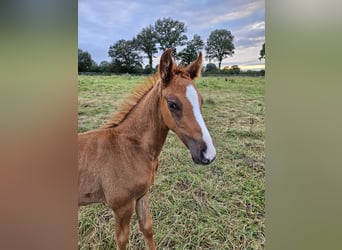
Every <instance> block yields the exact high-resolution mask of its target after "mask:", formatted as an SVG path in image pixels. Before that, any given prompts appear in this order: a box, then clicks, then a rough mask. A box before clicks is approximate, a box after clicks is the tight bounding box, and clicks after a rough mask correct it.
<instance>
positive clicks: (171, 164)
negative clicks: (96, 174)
mask: <svg viewBox="0 0 342 250" xmlns="http://www.w3.org/2000/svg"><path fill="white" fill-rule="evenodd" d="M144 79H145V77H143V76H131V75H122V76H115V75H114V76H84V75H80V76H79V78H78V95H79V97H78V131H79V132H84V131H87V130H90V129H94V128H97V127H99V126H101V125H102V124H104V123H105V122H106V121H107V120H108V119H109V118H110V117H111V116H112V113H113V112H114V111H115V110H116V109H117V108H118V106H119V105H120V101H121V100H122V99H123V98H125V96H126V95H128V94H129V91H130V90H131V89H132V88H134V86H136V85H137V84H139V83H142V82H143V81H144ZM195 83H196V86H197V88H198V90H199V92H200V93H201V94H202V96H203V98H204V103H203V117H204V120H205V121H206V124H207V127H208V130H209V132H210V134H211V136H212V139H213V141H214V144H215V146H216V150H217V158H216V160H215V161H214V162H213V163H212V164H211V165H208V166H199V165H195V164H194V163H193V162H192V159H191V155H190V153H189V152H188V150H187V148H186V147H185V146H184V145H183V144H182V143H181V142H180V140H179V139H178V138H177V137H176V136H175V134H174V133H173V132H171V131H170V132H169V135H168V138H167V140H166V143H165V146H164V148H163V151H162V153H161V155H160V167H159V169H158V173H157V175H156V178H155V182H154V184H153V186H152V188H151V194H150V205H151V213H152V217H153V231H154V239H155V243H156V246H157V248H158V249H264V247H265V123H264V115H265V106H264V93H265V79H264V78H248V77H201V78H199V79H197V80H196V81H195ZM78 227H79V233H78V235H79V241H78V247H79V249H82V250H86V249H115V243H114V218H113V212H112V210H111V209H110V208H108V207H106V206H105V205H102V204H95V205H90V206H86V207H81V208H80V209H79V213H78ZM144 246H145V245H144V239H143V236H142V234H141V233H140V231H139V229H138V226H137V222H136V216H135V215H134V216H133V219H132V223H131V234H130V240H129V243H128V249H144Z"/></svg>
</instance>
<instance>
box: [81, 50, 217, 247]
mask: <svg viewBox="0 0 342 250" xmlns="http://www.w3.org/2000/svg"><path fill="white" fill-rule="evenodd" d="M201 62H202V57H201V55H200V56H199V58H198V60H197V61H196V64H193V65H192V68H191V66H189V67H190V68H189V67H188V72H185V71H184V72H182V71H180V72H179V74H176V73H175V72H174V71H175V66H174V65H173V61H172V58H171V50H168V51H167V52H165V53H164V54H163V56H162V59H161V64H160V65H161V66H160V69H159V75H158V74H157V75H156V76H155V78H154V79H153V80H152V81H153V82H151V83H150V85H149V86H148V89H145V90H144V91H142V92H143V93H140V94H139V95H140V96H139V98H138V99H137V100H136V103H135V104H134V105H130V110H129V111H127V112H123V114H121V117H119V119H116V120H115V118H114V120H112V121H110V122H109V123H107V124H106V125H105V126H103V127H102V128H100V129H97V130H92V131H89V132H85V133H80V134H79V139H78V140H79V154H78V171H79V205H87V204H90V203H96V202H102V203H107V204H108V205H109V206H110V207H111V208H112V209H113V211H114V214H115V238H116V244H117V247H118V249H125V248H126V244H127V241H128V238H129V226H130V220H131V217H132V214H133V212H134V210H135V211H136V213H137V216H138V221H139V227H140V230H141V231H142V233H143V234H144V238H145V242H146V245H147V246H148V248H149V249H155V244H154V241H153V235H152V218H151V214H150V211H149V199H148V196H149V188H150V186H151V185H152V184H153V181H154V176H155V173H156V171H157V169H158V157H159V154H160V152H161V149H162V147H163V145H164V142H165V140H166V136H167V133H168V131H169V129H172V130H173V131H175V133H176V134H177V135H178V136H179V137H180V138H181V140H182V141H183V142H184V143H185V144H186V145H187V147H188V148H189V149H190V151H191V154H192V156H193V159H194V161H195V162H197V163H200V164H209V163H210V162H211V161H212V160H213V159H214V158H215V154H216V153H215V149H214V148H213V145H212V142H211V138H210V135H209V139H210V141H209V142H208V140H209V139H208V132H207V131H204V132H205V133H204V132H203V128H202V127H203V124H202V125H198V124H197V125H196V124H194V125H193V124H191V123H192V122H193V120H196V119H197V120H198V117H195V116H194V114H193V113H192V111H191V109H189V110H187V109H186V106H185V105H186V104H187V102H188V101H183V103H182V104H179V102H180V100H179V98H181V97H180V95H179V96H178V98H176V97H175V94H174V93H176V92H175V88H176V89H177V88H178V89H183V90H182V91H183V92H185V89H186V86H185V85H187V84H189V81H191V80H192V78H194V77H195V76H197V75H198V74H199V70H200V68H201V67H200V66H201ZM178 70H179V69H178ZM185 73H186V74H185ZM191 76H192V77H191ZM184 77H185V78H188V80H186V79H184ZM172 84H173V85H172ZM183 85H184V86H183ZM171 88H173V89H172V91H171V90H170V89H171ZM191 90H192V89H191ZM190 92H191V91H190ZM187 93H188V92H187ZM183 94H185V93H183ZM196 95H197V94H196ZM175 99H177V100H175ZM185 99H186V98H185ZM173 101H175V102H177V103H178V105H182V107H183V106H184V107H183V108H182V109H173V108H172V107H171V105H170V103H171V104H174V105H176V104H175V103H173ZM168 105H169V106H168ZM194 106H196V105H194ZM190 107H191V105H190ZM179 110H181V114H180V112H179ZM197 113H198V112H197ZM181 115H182V116H181ZM183 116H184V117H183ZM195 118H196V119H195ZM187 120H189V121H187ZM202 121H203V119H202ZM205 129H206V128H205ZM203 134H206V136H204V135H203ZM202 137H205V138H206V139H205V140H204V141H203V139H202Z"/></svg>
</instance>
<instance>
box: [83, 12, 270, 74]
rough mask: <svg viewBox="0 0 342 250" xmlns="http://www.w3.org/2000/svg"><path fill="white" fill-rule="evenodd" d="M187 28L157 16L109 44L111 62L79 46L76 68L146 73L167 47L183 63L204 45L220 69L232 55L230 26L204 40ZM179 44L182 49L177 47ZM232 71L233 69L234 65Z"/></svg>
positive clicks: (210, 57) (182, 23)
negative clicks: (97, 58)
mask: <svg viewBox="0 0 342 250" xmlns="http://www.w3.org/2000/svg"><path fill="white" fill-rule="evenodd" d="M186 31H187V28H186V25H185V23H184V22H180V21H177V20H173V19H171V18H163V19H158V20H157V21H156V22H155V24H154V25H149V26H147V27H145V28H143V29H142V30H141V31H140V32H139V33H138V34H137V35H136V36H134V37H133V38H132V39H131V40H125V39H120V40H118V41H117V42H115V43H114V44H112V45H110V46H109V50H108V56H109V57H111V59H112V60H111V62H107V61H102V62H101V63H100V64H99V65H97V64H96V63H95V61H94V60H92V58H91V55H90V53H89V52H87V51H83V50H82V49H78V70H79V72H102V73H146V74H149V73H152V72H153V71H155V69H156V68H157V66H158V65H156V66H155V68H153V58H154V55H155V54H156V53H158V51H161V52H163V51H165V50H166V49H167V48H172V49H173V51H172V54H173V57H174V58H175V60H176V61H177V62H178V63H180V64H181V65H183V66H186V65H188V64H190V63H191V62H192V61H194V60H195V59H196V58H197V54H198V51H201V50H203V49H205V51H206V58H207V59H208V60H209V62H212V61H216V62H218V70H219V71H220V70H221V63H222V60H223V59H225V58H227V57H228V56H233V54H234V49H235V46H234V43H233V40H234V36H233V35H232V34H231V32H230V31H229V30H225V29H216V30H214V31H212V32H211V33H210V36H209V37H208V39H207V41H206V43H205V42H204V41H203V40H202V38H201V37H200V36H199V35H198V34H195V35H194V36H193V37H192V39H191V40H189V39H188V37H187V35H186ZM178 48H181V50H179V51H177V49H178ZM260 53H261V52H260ZM260 56H261V54H260ZM144 58H146V59H147V60H148V64H147V65H146V66H145V67H143V59H144ZM262 58H264V57H262ZM211 64H213V63H211ZM214 65H215V64H214ZM215 66H216V65H215ZM209 68H210V67H209ZM234 72H236V68H235V69H234Z"/></svg>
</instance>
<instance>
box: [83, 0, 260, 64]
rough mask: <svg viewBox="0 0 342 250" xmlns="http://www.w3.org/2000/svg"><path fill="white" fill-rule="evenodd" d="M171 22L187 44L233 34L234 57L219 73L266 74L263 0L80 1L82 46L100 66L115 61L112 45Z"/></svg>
mask: <svg viewBox="0 0 342 250" xmlns="http://www.w3.org/2000/svg"><path fill="white" fill-rule="evenodd" d="M168 17H170V18H172V19H174V20H177V21H181V22H184V23H185V26H186V29H187V31H186V33H185V35H187V37H188V40H191V39H192V38H193V35H195V34H198V35H200V36H201V38H202V40H203V41H204V42H206V40H207V39H208V37H209V35H210V33H211V32H212V31H214V30H216V29H227V30H229V31H230V32H231V33H232V35H233V36H234V40H233V43H234V46H235V50H234V55H233V56H232V57H230V56H229V57H228V58H226V59H224V60H223V61H222V65H221V68H223V67H225V66H231V65H239V67H240V68H241V69H242V70H248V69H255V70H259V69H264V67H265V61H264V60H261V61H260V60H259V59H258V57H259V52H260V50H261V48H262V44H263V43H264V42H265V0H173V1H162V0H143V1H139V0H79V1H78V47H79V48H80V49H82V50H84V51H88V52H89V53H90V54H91V56H92V59H93V60H94V61H95V62H96V63H98V64H99V63H101V62H102V61H111V58H110V57H108V50H109V46H110V45H112V44H114V43H115V42H117V41H118V40H120V39H125V40H131V39H132V38H133V37H134V36H136V35H137V34H138V33H140V31H141V30H142V29H143V28H145V27H147V26H149V25H154V23H155V21H156V20H158V19H163V18H168ZM202 52H203V53H204V55H205V50H204V49H203V51H202ZM161 54H162V52H158V53H157V54H155V58H154V60H153V66H156V65H157V64H159V59H160V56H161ZM144 63H145V65H146V64H147V61H146V62H145V61H144ZM207 63H209V62H208V61H207V60H205V61H204V63H203V64H204V65H206V64H207ZM214 63H216V65H217V66H218V63H217V62H214Z"/></svg>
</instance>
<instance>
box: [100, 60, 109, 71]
mask: <svg viewBox="0 0 342 250" xmlns="http://www.w3.org/2000/svg"><path fill="white" fill-rule="evenodd" d="M110 67H111V65H110V62H107V61H102V62H101V63H100V65H99V72H102V73H109V72H110V70H111V69H110Z"/></svg>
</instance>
